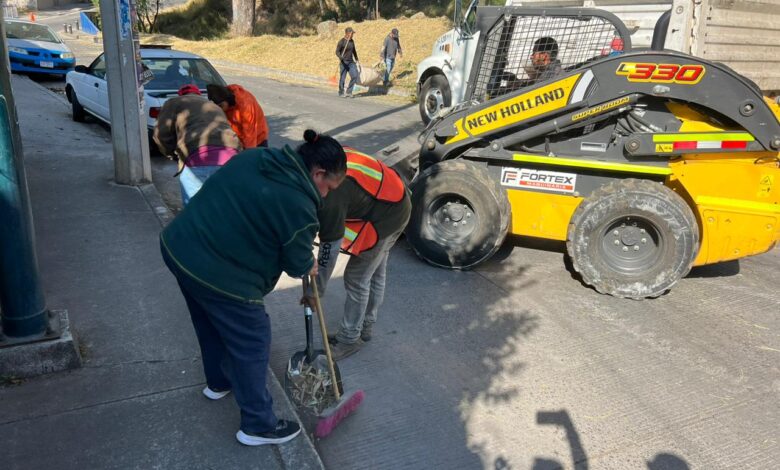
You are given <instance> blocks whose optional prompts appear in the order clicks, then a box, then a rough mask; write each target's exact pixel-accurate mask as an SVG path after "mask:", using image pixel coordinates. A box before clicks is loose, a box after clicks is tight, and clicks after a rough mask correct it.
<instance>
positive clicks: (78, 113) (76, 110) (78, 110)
mask: <svg viewBox="0 0 780 470" xmlns="http://www.w3.org/2000/svg"><path fill="white" fill-rule="evenodd" d="M65 94H66V95H68V100H69V101H70V107H71V110H72V112H73V120H74V121H76V122H84V121H85V120H86V117H87V113H86V111H84V107H83V106H81V103H79V99H78V98H77V97H76V92H75V91H73V88H72V87H68V88H66V89H65Z"/></svg>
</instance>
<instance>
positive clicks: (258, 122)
mask: <svg viewBox="0 0 780 470" xmlns="http://www.w3.org/2000/svg"><path fill="white" fill-rule="evenodd" d="M206 91H207V92H208V96H209V99H210V100H211V101H213V102H214V103H216V104H217V105H218V106H219V107H220V108H222V110H223V111H225V114H226V115H227V118H228V121H230V126H231V127H232V128H233V131H234V132H235V133H236V135H238V138H239V139H240V140H241V145H243V146H244V148H245V149H250V148H255V147H268V122H267V121H266V120H265V114H264V113H263V108H261V107H260V104H259V103H258V102H257V100H256V99H255V97H254V96H253V95H252V93H250V92H248V91H247V90H246V89H245V88H244V87H242V86H241V85H228V86H221V85H208V86H207V87H206Z"/></svg>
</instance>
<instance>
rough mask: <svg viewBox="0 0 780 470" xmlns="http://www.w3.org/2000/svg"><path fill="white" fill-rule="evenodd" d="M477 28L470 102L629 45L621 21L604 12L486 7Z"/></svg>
mask: <svg viewBox="0 0 780 470" xmlns="http://www.w3.org/2000/svg"><path fill="white" fill-rule="evenodd" d="M477 28H478V29H479V30H484V31H486V33H485V35H484V36H483V37H482V38H481V43H480V46H479V48H478V51H479V52H478V54H477V56H475V60H474V62H475V63H474V67H473V69H472V74H471V77H470V79H469V84H470V85H471V86H470V87H469V89H468V90H467V94H466V97H465V98H466V100H469V101H476V102H485V101H487V100H490V99H495V98H497V97H500V96H502V95H505V94H508V93H511V92H514V91H517V90H521V89H524V88H528V87H532V86H537V85H542V84H544V83H546V82H550V81H553V80H554V79H555V78H556V77H558V76H560V75H564V74H567V73H569V72H572V71H574V70H577V69H581V68H583V67H585V66H587V65H589V64H590V63H592V62H595V61H598V60H601V59H604V58H607V57H612V56H615V55H620V54H623V53H625V52H628V51H630V50H631V38H630V33H629V32H628V31H627V29H626V28H625V25H624V24H623V23H622V22H621V21H620V20H619V19H618V18H617V17H616V16H614V15H611V14H609V13H607V12H597V11H593V10H591V11H590V12H588V13H584V12H583V10H581V9H573V8H572V9H557V10H552V9H550V10H539V9H530V8H515V9H511V10H510V9H508V8H507V9H488V8H485V9H483V10H482V11H481V15H480V17H479V18H478V21H477Z"/></svg>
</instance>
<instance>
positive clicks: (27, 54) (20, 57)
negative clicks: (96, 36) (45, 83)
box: [5, 20, 76, 76]
mask: <svg viewBox="0 0 780 470" xmlns="http://www.w3.org/2000/svg"><path fill="white" fill-rule="evenodd" d="M5 37H6V39H7V43H8V58H9V59H10V62H11V70H12V71H14V72H27V73H45V74H51V75H61V76H65V74H67V73H68V72H70V71H71V70H73V69H74V67H75V66H76V58H75V57H74V56H73V52H71V50H70V49H69V48H68V46H66V45H65V43H64V42H62V39H60V37H59V36H57V34H55V33H54V31H52V29H51V28H49V27H48V26H46V25H43V24H39V23H31V22H29V21H18V20H5Z"/></svg>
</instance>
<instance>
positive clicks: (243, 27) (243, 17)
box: [230, 0, 255, 36]
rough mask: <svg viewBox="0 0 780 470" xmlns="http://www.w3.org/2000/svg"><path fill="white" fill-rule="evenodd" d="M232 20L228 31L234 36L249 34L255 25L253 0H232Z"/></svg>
mask: <svg viewBox="0 0 780 470" xmlns="http://www.w3.org/2000/svg"><path fill="white" fill-rule="evenodd" d="M232 1H233V22H232V23H231V25H230V31H231V32H232V33H233V35H234V36H251V35H252V31H253V29H254V27H255V0H232Z"/></svg>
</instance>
